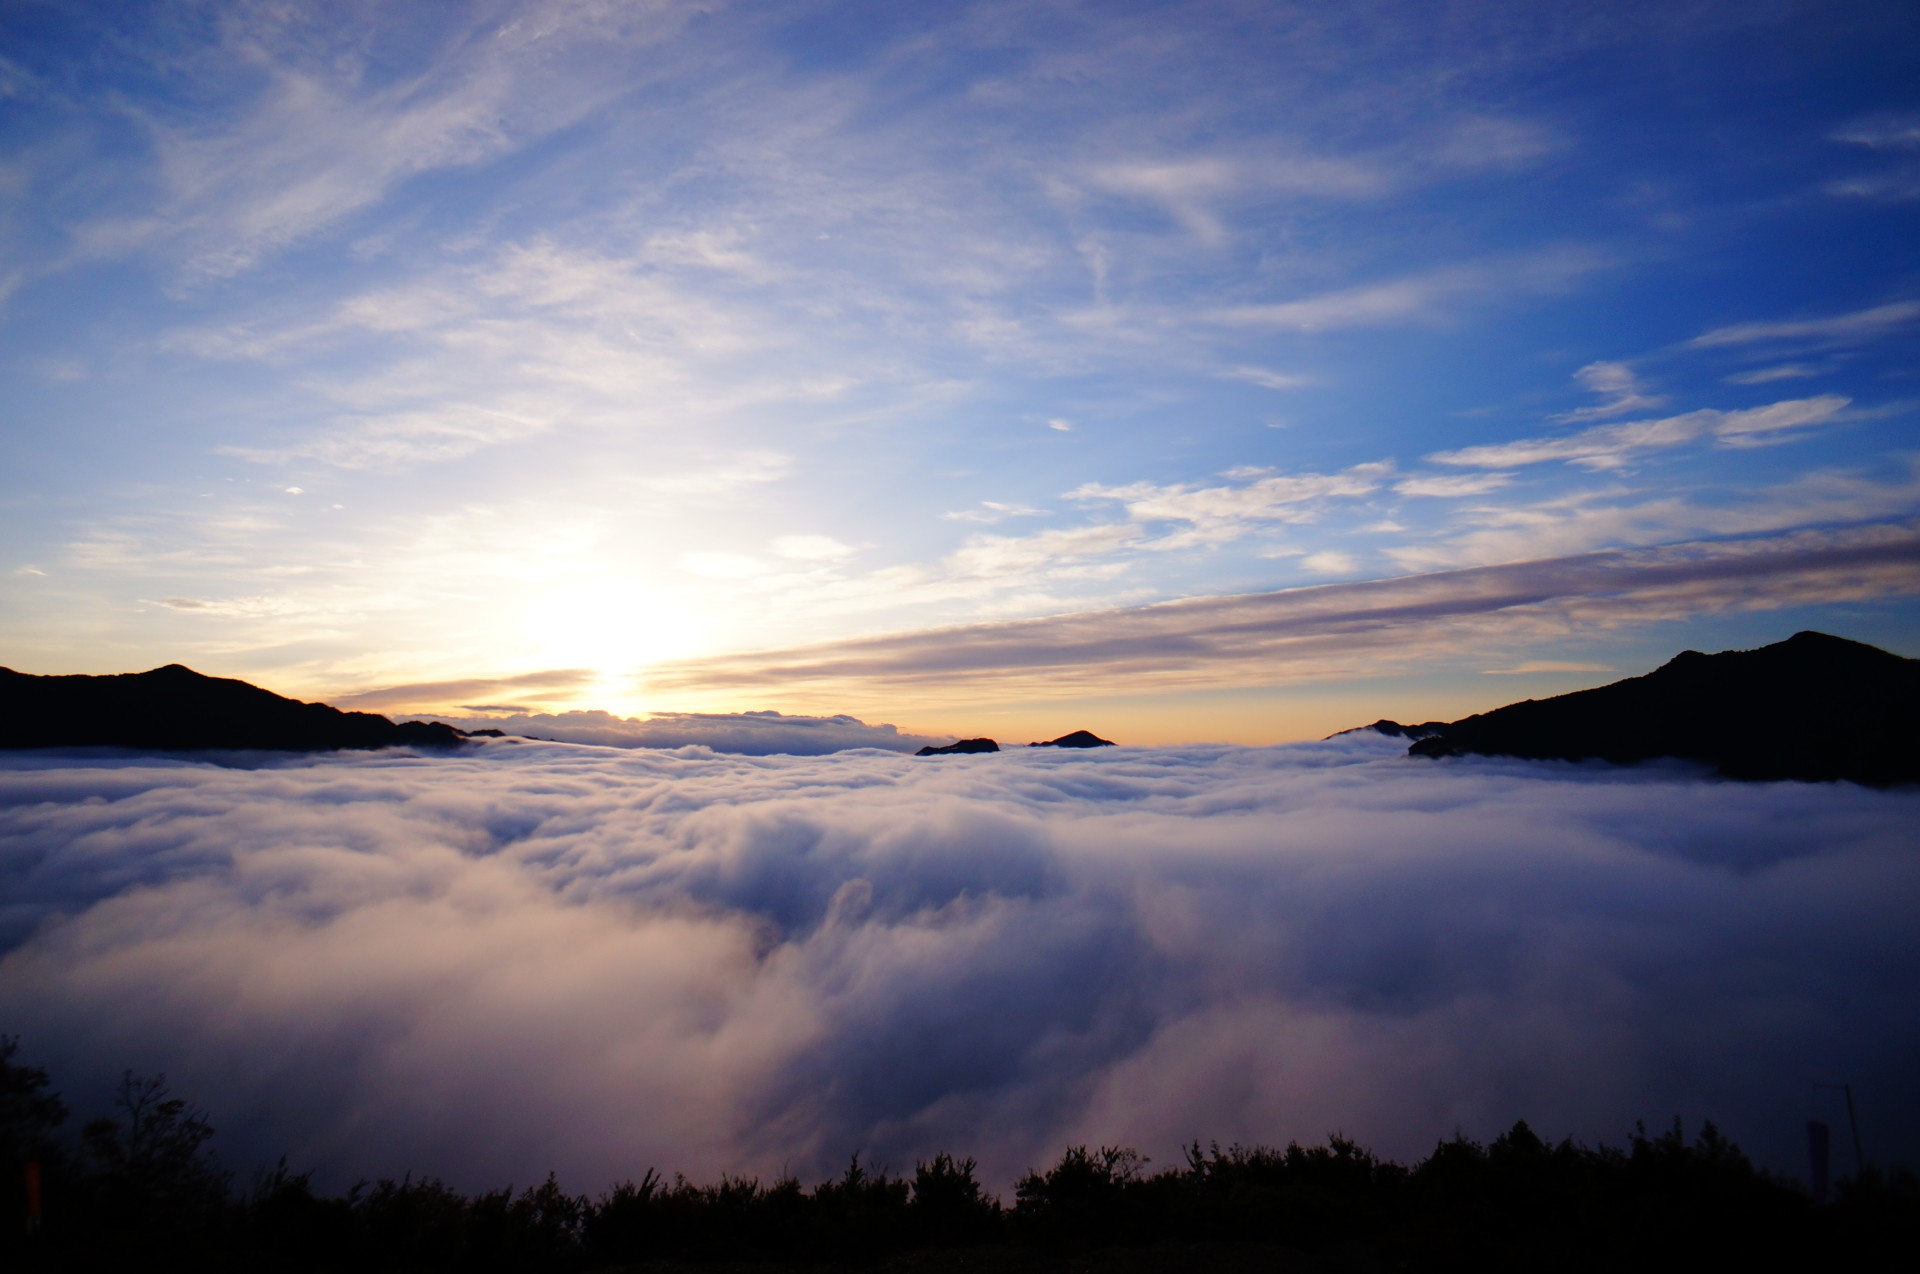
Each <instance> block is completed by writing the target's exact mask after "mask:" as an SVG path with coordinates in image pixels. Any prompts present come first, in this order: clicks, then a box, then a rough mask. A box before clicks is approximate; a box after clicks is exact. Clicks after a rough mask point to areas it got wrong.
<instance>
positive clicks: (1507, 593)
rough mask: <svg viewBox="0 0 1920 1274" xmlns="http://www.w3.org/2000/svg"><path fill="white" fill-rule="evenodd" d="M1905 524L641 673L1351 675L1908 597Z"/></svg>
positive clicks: (872, 682) (785, 686) (776, 683)
mask: <svg viewBox="0 0 1920 1274" xmlns="http://www.w3.org/2000/svg"><path fill="white" fill-rule="evenodd" d="M1916 563H1920V524H1915V523H1912V522H1910V521H1898V522H1883V523H1879V524H1874V525H1867V526H1859V527H1851V528H1845V529H1840V530H1822V531H1795V532H1789V533H1786V534H1776V535H1770V536H1757V537H1748V538H1744V539H1727V540H1718V541H1703V542H1693V543H1681V544H1668V545H1664V546H1660V547H1655V548H1645V549H1631V550H1613V551H1606V552H1599V553H1584V554H1580V555H1578V556H1573V557H1565V558H1549V559H1542V560H1528V561H1514V562H1508V563H1505V564H1502V565H1495V566H1482V567H1473V568H1468V569H1464V570H1441V571H1434V572H1431V573H1428V574H1422V575H1412V576H1407V577H1403V578H1399V579H1382V580H1372V581H1365V582H1356V583H1348V584H1331V585H1320V586H1313V587H1304V588H1295V589H1288V590H1285V591H1281V592H1275V593H1260V594H1248V595H1239V596H1231V597H1213V598H1200V599H1192V600H1186V601H1177V602H1166V603H1162V604H1158V605H1152V606H1144V607H1137V608H1133V609H1126V610H1108V611H1100V612H1095V613H1086V614H1070V615H1062V616H1058V617H1054V618H1047V619H1033V620H1021V621H1017V622H1012V623H1003V624H983V625H975V626H969V627H963V628H945V629H938V630H932V631H927V632H921V633H914V634H905V635H900V636H889V637H875V638H864V639H857V640H852V641H846V642H840V643H832V644H827V645H820V646H811V647H806V648H800V649H792V650H779V651H765V652H757V653H751V654H742V655H739V656H729V657H723V658H717V659H707V660H692V661H684V662H680V663H676V664H672V665H662V666H659V667H656V668H655V669H654V670H653V671H652V672H651V673H650V675H649V680H650V683H651V684H653V685H655V686H658V687H661V688H668V687H673V686H693V685H699V686H706V687H727V688H729V689H734V690H741V691H750V692H758V693H762V694H769V695H776V694H792V693H796V692H800V691H813V690H818V689H820V688H823V687H831V688H832V689H833V691H834V692H835V693H840V694H845V695H850V696H857V697H865V696H872V695H876V694H882V693H884V694H887V695H893V696H899V695H905V694H911V695H913V696H915V698H916V700H917V701H921V702H946V701H947V700H948V698H949V697H951V696H960V697H962V698H964V697H965V696H967V695H977V694H978V693H980V691H981V689H982V688H983V687H986V686H991V687H993V689H994V692H995V693H996V694H1007V695H1015V694H1020V695H1034V696H1037V697H1040V698H1046V697H1057V696H1059V695H1062V694H1068V693H1084V692H1086V691H1087V690H1088V689H1089V688H1091V687H1096V686H1106V685H1113V684H1126V685H1128V686H1129V687H1130V688H1133V689H1136V690H1141V691H1144V690H1148V689H1156V690H1171V689H1175V688H1194V687H1205V686H1221V687H1224V686H1233V685H1242V686H1244V685H1254V684H1259V685H1270V684H1287V683H1290V682H1295V681H1301V680H1311V679H1314V678H1319V677H1327V676H1352V675H1365V674H1367V673H1369V672H1371V671H1374V670H1377V669H1380V668H1385V667H1394V666H1397V662H1398V661H1400V660H1402V659H1404V658H1405V656H1406V653H1407V652H1408V651H1409V650H1412V649H1417V650H1419V652H1420V655H1421V659H1422V660H1423V661H1424V662H1425V663H1426V664H1427V665H1428V666H1431V665H1432V663H1433V662H1434V661H1435V660H1437V659H1439V658H1441V657H1442V652H1443V651H1447V650H1455V651H1458V652H1460V653H1462V654H1465V653H1467V652H1475V653H1476V654H1478V656H1479V657H1482V658H1484V653H1483V652H1484V651H1485V650H1486V649H1489V648H1492V647H1494V646H1500V647H1506V648H1513V647H1521V648H1524V647H1525V645H1526V644H1527V643H1530V642H1538V641H1541V640H1545V639H1546V638H1547V637H1548V636H1549V635H1554V636H1559V635H1564V634H1566V633H1568V632H1572V631H1577V630H1580V629H1582V628H1583V627H1590V628H1594V629H1599V628H1612V627H1618V626H1621V625H1628V624H1643V623H1649V622H1655V621H1663V620H1670V619H1676V618H1684V617H1687V616H1692V615H1699V614H1703V613H1713V612H1717V611H1722V610H1726V609H1730V608H1756V607H1757V608H1775V607H1784V606H1792V605H1803V604H1805V605H1812V604H1819V603H1820V602H1822V601H1825V602H1833V601H1840V600H1850V599H1862V598H1874V597H1911V596H1915V595H1920V572H1916V571H1915V569H1914V567H1915V565H1916Z"/></svg>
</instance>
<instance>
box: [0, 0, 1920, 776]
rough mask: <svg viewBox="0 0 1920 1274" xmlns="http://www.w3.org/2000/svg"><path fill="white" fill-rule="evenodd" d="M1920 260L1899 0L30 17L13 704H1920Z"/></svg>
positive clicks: (1265, 738)
mask: <svg viewBox="0 0 1920 1274" xmlns="http://www.w3.org/2000/svg"><path fill="white" fill-rule="evenodd" d="M1917 213H1920V11H1917V10H1916V9H1915V7H1914V6H1913V5H1912V4H1911V3H1907V2H1906V0H1846V2H1843V3H1830V2H1812V0H1809V2H1807V3H1793V2H1787V0H1740V2H1738V3H1732V2H1725V3H1722V2H1707V3H1695V2H1688V0H1657V2H1652V3H1637V2H1634V0H1623V2H1621V3H1614V4H1608V5H1605V6H1568V5H1562V4H1550V3H1500V2H1494V0H1477V2H1474V3H1444V2H1441V3H1433V2H1427V0H1422V2H1420V3H1391V2H1382V3H1352V4H1339V5H1332V4H1288V3H1224V2H1223V3H1205V2H1200V3H1180V4H1130V3H1044V2H1039V3H1035V2H1031V0H1022V3H1018V4H1012V3H980V4H954V5H942V6H932V7H929V6H912V5H885V4H877V3H842V4H835V3H807V4H786V3H778V2H777V0H776V2H773V3H756V4H752V5H732V4H727V3H688V4H680V3H671V2H668V0H661V2H659V3H609V2H606V0H578V2H554V3H504V2H503V3H470V4H453V5H431V6H406V7H399V8H397V7H396V6H393V5H388V4H373V3H363V4H354V3H341V4H329V5H324V6H310V5H280V4H267V3H260V4H245V3H232V2H224V3H134V4H121V3H115V4H95V3H70V2H62V3H36V2H35V0H15V2H14V3H9V4H8V5H6V6H5V7H4V9H3V10H0V402H4V403H5V404H6V406H5V410H4V413H0V416H3V419H0V662H4V663H5V664H6V665H8V666H10V667H14V668H17V669H19V670H21V671H26V672H36V673H73V672H86V673H106V672H125V671H135V670H139V669H144V668H150V667H155V666H158V665H161V664H164V663H169V662H181V663H185V664H188V665H189V666H191V667H194V668H196V669H198V670H200V671H203V672H207V673H211V674H215V675H222V676H237V677H243V678H245V679H247V680H250V681H253V682H255V683H257V684H262V685H266V686H268V687H269V688H271V689H274V690H277V691H280V692H282V693H286V694H292V695H296V696H298V697H301V698H313V699H324V700H325V701H327V702H332V703H337V704H340V705H342V706H349V707H363V708H369V709H372V710H377V711H385V712H390V713H395V714H402V713H439V714H443V715H449V716H458V717H460V718H461V719H463V720H464V719H469V718H470V719H476V720H477V719H484V718H489V717H516V718H518V717H537V716H541V715H549V716H550V715H554V714H564V713H568V712H593V713H600V714H603V717H604V719H605V720H606V721H613V722H618V721H620V720H626V719H632V718H641V719H646V718H650V717H651V716H652V715H653V714H677V715H674V716H673V720H675V721H686V720H689V719H692V718H695V717H698V716H700V715H702V714H705V715H709V716H714V717H716V718H719V717H732V716H737V715H739V714H745V713H754V712H758V713H766V712H779V713H783V714H787V715H790V716H807V717H820V718H832V717H840V716H846V717H850V718H852V719H854V724H855V725H860V724H861V723H863V722H873V723H884V724H886V725H893V726H896V727H897V728H898V731H900V732H902V733H903V734H904V735H912V736H915V737H920V736H925V737H952V736H953V735H957V734H965V735H973V734H997V735H999V736H1000V737H1002V738H1022V739H1026V738H1046V737H1052V736H1054V735H1057V734H1061V733H1064V732H1066V731H1067V730H1070V729H1073V728H1078V727H1088V728H1093V729H1095V730H1097V731H1098V732H1100V733H1102V734H1104V735H1106V736H1107V737H1110V738H1118V739H1121V740H1122V741H1125V742H1135V743H1143V744H1162V743H1174V742H1181V741H1197V740H1213V741H1229V742H1242V743H1270V742H1275V741H1280V740H1286V739H1298V738H1306V737H1314V736H1318V735H1323V734H1326V733H1328V732H1329V731H1331V730H1335V729H1339V728H1342V727H1344V726H1349V725H1354V724H1358V723H1360V722H1363V721H1369V720H1372V719H1374V718H1376V717H1380V716H1391V717H1395V718H1398V719H1402V720H1420V719H1427V718H1451V717H1457V716H1461V715H1465V714H1466V713H1468V712H1472V711H1478V710H1483V709H1486V708H1489V707H1493V706H1496V705H1498V704H1500V703H1504V702H1508V701H1511V700H1515V699H1519V698H1524V697H1529V696H1540V695H1548V694H1554V693H1560V692H1563V691H1566V690H1571V689H1576V688H1579V687H1582V686H1586V685H1593V684H1599V683H1602V682H1605V681H1610V680H1614V679H1617V678H1618V677H1620V676H1625V675H1630V674H1635V673H1640V672H1644V671H1647V670H1648V669H1650V668H1652V667H1654V666H1656V665H1657V664H1659V663H1660V662H1662V661H1663V660H1664V659H1666V658H1667V657H1669V656H1671V655H1672V654H1673V653H1675V652H1677V651H1678V650H1680V649H1683V648H1697V649H1703V650H1719V649H1727V648H1739V647H1752V646H1756V645H1761V644H1765V643H1766V642H1769V641H1774V640H1778V639H1781V638H1784V637H1786V636H1788V635H1789V634H1791V633H1792V632H1794V631H1797V630H1799V629H1804V628H1818V629H1821V630H1823V631H1829V632H1834V633H1837V634H1839V635H1841V636H1846V637H1851V638H1855V639H1858V640H1864V641H1868V642H1872V643H1874V644H1877V645H1881V646H1883V647H1885V648H1888V649H1892V650H1895V651H1897V652H1899V653H1901V654H1905V655H1920V622H1917V621H1920V600H1917V598H1920V442H1917V441H1916V439H1917V437H1920V435H1917V434H1916V421H1917V420H1920V378H1917V377H1916V372H1917V371H1920V358H1916V354H1920V232H1917V231H1920V216H1917V215H1916V214H1917ZM596 719H599V718H596ZM622 728H633V725H632V721H631V720H627V726H625V727H622Z"/></svg>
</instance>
